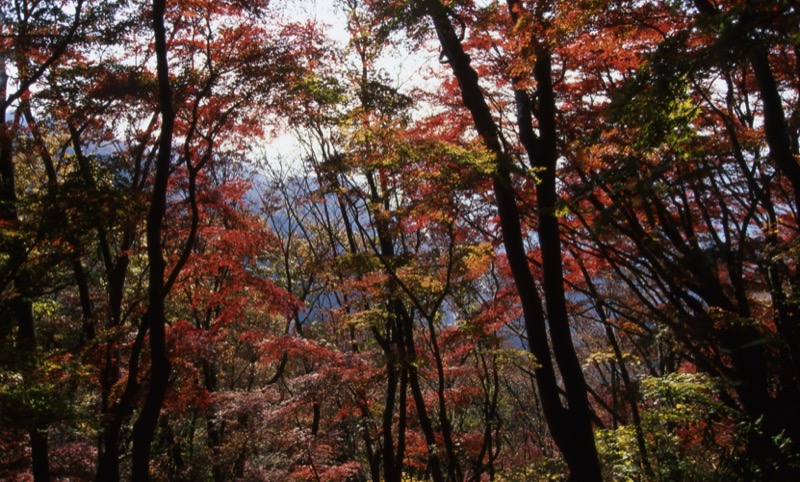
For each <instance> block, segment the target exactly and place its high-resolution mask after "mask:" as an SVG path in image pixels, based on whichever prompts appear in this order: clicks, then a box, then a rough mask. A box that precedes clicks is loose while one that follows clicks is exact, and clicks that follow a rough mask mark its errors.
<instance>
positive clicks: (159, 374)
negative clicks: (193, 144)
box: [131, 0, 175, 482]
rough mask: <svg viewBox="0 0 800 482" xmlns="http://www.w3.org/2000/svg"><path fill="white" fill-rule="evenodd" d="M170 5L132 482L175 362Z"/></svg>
mask: <svg viewBox="0 0 800 482" xmlns="http://www.w3.org/2000/svg"><path fill="white" fill-rule="evenodd" d="M165 3H166V2H165V0H154V1H153V30H154V32H155V47H156V61H157V66H156V68H157V74H158V92H159V106H160V108H161V137H160V140H159V147H158V156H157V158H156V172H155V182H154V186H153V193H152V198H151V200H150V210H149V211H148V213H147V228H146V233H147V259H148V261H149V263H150V273H149V278H148V281H149V285H148V306H147V312H146V313H145V316H144V320H143V324H144V328H145V329H146V330H148V331H149V335H150V384H149V387H148V391H147V395H146V397H145V401H144V406H143V407H142V410H141V412H140V413H139V418H138V419H137V420H136V423H134V426H133V457H132V461H131V462H132V472H131V478H132V480H134V481H137V482H138V481H149V480H150V448H151V445H152V443H153V438H154V436H155V431H156V426H157V424H158V418H159V415H160V413H161V407H162V405H163V403H164V396H165V394H166V391H167V385H168V382H169V374H170V362H169V359H168V358H167V343H166V333H165V325H166V320H165V306H164V299H165V296H166V292H165V284H164V274H165V271H166V263H165V261H164V255H163V253H162V249H161V235H162V226H163V222H164V213H165V212H166V208H167V184H168V181H169V174H170V161H171V158H172V132H173V127H174V123H175V111H174V109H173V105H172V88H171V86H170V79H169V66H168V63H167V44H166V32H165V27H164V10H165Z"/></svg>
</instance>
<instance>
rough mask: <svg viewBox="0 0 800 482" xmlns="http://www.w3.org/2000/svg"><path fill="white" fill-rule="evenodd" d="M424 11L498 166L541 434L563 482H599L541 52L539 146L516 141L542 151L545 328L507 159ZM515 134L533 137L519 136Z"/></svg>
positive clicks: (442, 14)
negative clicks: (561, 466) (565, 472)
mask: <svg viewBox="0 0 800 482" xmlns="http://www.w3.org/2000/svg"><path fill="white" fill-rule="evenodd" d="M428 9H429V10H428V13H429V15H430V17H431V19H432V20H433V23H434V26H435V28H436V32H437V34H438V37H439V41H440V43H441V45H442V49H443V53H444V55H445V56H446V58H447V61H448V62H449V64H450V66H451V68H452V69H453V74H454V75H455V77H456V80H457V81H458V85H459V88H460V89H461V96H462V100H463V102H464V105H465V106H466V107H467V109H469V111H470V113H471V114H472V118H473V121H474V124H475V128H476V130H477V131H478V134H479V135H480V137H481V139H482V140H483V142H484V144H485V145H486V147H487V148H488V149H489V150H490V151H491V152H492V153H493V154H494V155H495V157H496V160H497V161H496V162H497V168H496V171H495V175H494V177H493V187H494V195H495V201H496V203H497V211H498V215H499V218H500V229H501V233H502V237H503V246H504V248H505V251H506V257H507V258H508V261H509V265H510V267H511V271H512V274H513V277H514V282H515V285H516V287H517V291H518V293H519V296H520V301H521V304H522V309H523V316H524V320H525V326H526V330H527V333H528V339H529V343H530V350H531V352H532V353H533V355H534V356H535V357H536V361H537V363H538V366H537V368H536V369H535V373H536V383H537V387H538V388H539V393H540V397H541V400H542V408H543V411H544V415H545V418H546V420H547V424H548V427H549V428H550V432H551V434H552V436H553V439H554V440H555V442H556V445H557V446H558V447H559V449H560V450H561V452H562V454H563V455H564V458H565V460H566V462H567V465H568V467H569V470H570V480H575V481H600V480H601V476H600V463H599V459H598V456H597V450H596V448H595V444H594V435H593V432H592V423H591V416H590V413H591V412H590V407H589V403H588V398H587V394H586V383H585V380H584V378H583V372H582V370H581V367H580V363H579V362H578V358H577V355H576V352H575V348H574V346H573V344H572V337H571V334H570V327H569V320H568V316H567V310H566V300H565V298H564V286H563V275H562V269H561V244H560V237H559V226H558V219H557V218H556V216H555V203H556V199H557V197H556V192H555V179H556V176H555V160H556V150H555V149H556V144H555V133H556V131H555V101H554V98H553V92H552V85H551V81H550V77H549V76H550V58H549V55H548V53H547V52H546V51H545V52H541V53H540V56H539V58H538V61H537V65H536V69H535V70H536V72H534V75H535V77H536V80H537V81H538V88H539V90H540V93H539V95H540V98H539V102H540V103H544V104H545V105H542V106H540V110H539V111H538V112H537V118H538V120H539V122H540V129H541V136H542V139H540V140H539V142H534V141H533V139H532V138H530V139H523V142H525V141H527V142H526V144H528V145H530V146H534V145H536V144H544V145H542V146H539V147H538V151H537V152H534V153H530V154H532V155H534V156H535V157H533V158H532V159H531V161H532V163H534V164H535V165H537V166H541V167H544V168H545V169H544V171H543V172H542V173H540V175H541V176H542V180H541V182H542V185H540V186H539V188H538V189H537V208H538V209H537V211H538V215H539V231H538V234H539V242H540V245H541V249H542V258H543V261H544V262H545V265H544V266H543V271H544V280H543V285H544V295H545V300H546V303H547V315H548V317H547V321H546V319H545V311H544V306H543V304H542V300H541V298H540V297H539V293H538V289H537V287H536V284H535V282H534V279H533V275H532V273H531V271H530V267H529V266H528V258H527V253H526V252H525V245H524V236H523V232H522V226H521V215H520V212H519V207H518V206H517V203H516V197H515V193H514V189H513V186H512V181H511V165H512V159H511V156H510V154H508V153H507V152H505V149H504V148H503V145H502V143H501V140H500V134H499V130H498V128H497V125H496V124H495V122H494V120H493V118H492V115H491V111H490V109H489V107H488V105H487V104H486V100H485V98H484V96H483V92H482V91H481V89H480V86H479V84H478V74H477V73H476V72H475V70H474V69H473V68H472V67H471V66H470V59H469V56H468V55H467V54H466V53H465V52H464V50H463V47H462V45H461V42H460V40H459V39H458V36H457V35H456V33H455V31H454V29H453V26H452V23H451V21H450V19H449V17H448V13H447V11H446V9H445V8H444V7H443V6H442V4H441V3H439V2H429V3H428ZM522 134H523V135H524V134H532V132H528V131H523V132H522ZM548 324H549V327H550V335H551V337H552V349H553V352H552V355H554V356H555V359H556V362H557V363H558V368H559V370H560V372H561V376H562V380H563V382H564V386H565V389H566V396H567V403H568V406H567V407H566V408H565V407H564V406H563V405H562V403H561V400H560V390H559V385H558V382H557V378H556V371H555V366H554V365H553V362H552V358H551V351H550V343H549V342H548V333H547V331H548V330H547V327H548Z"/></svg>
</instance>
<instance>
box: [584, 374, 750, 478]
mask: <svg viewBox="0 0 800 482" xmlns="http://www.w3.org/2000/svg"><path fill="white" fill-rule="evenodd" d="M719 389H720V387H719V383H718V382H717V381H716V380H714V379H712V378H711V377H709V376H708V375H705V374H702V373H671V374H668V375H666V376H664V377H648V378H645V379H643V380H642V381H641V384H640V395H641V400H642V404H643V410H642V430H643V432H644V437H645V441H646V449H647V454H648V460H649V462H650V465H651V466H652V471H653V473H652V477H648V475H647V474H646V471H645V469H644V467H643V464H642V461H641V460H642V459H641V452H640V449H639V446H638V442H637V435H636V429H635V427H634V426H633V425H623V426H620V427H618V428H617V429H614V430H597V431H596V440H597V447H598V450H599V452H600V456H601V459H602V461H603V465H604V467H605V470H606V473H607V475H608V476H609V477H610V478H611V479H613V480H625V481H644V480H658V481H672V480H682V481H698V482H699V481H710V480H720V481H722V480H731V479H730V478H731V477H732V476H733V475H734V474H735V473H736V470H738V469H736V468H735V467H732V466H731V465H730V464H731V461H732V460H733V457H734V456H735V455H737V451H738V450H740V449H741V442H742V436H743V434H742V433H739V432H738V429H739V427H737V426H736V423H735V421H736V417H737V415H738V414H737V413H735V412H733V411H732V410H730V409H729V408H727V407H725V406H724V405H723V404H722V403H721V402H720V401H719V399H718V394H719ZM722 442H724V443H722Z"/></svg>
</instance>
